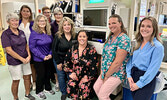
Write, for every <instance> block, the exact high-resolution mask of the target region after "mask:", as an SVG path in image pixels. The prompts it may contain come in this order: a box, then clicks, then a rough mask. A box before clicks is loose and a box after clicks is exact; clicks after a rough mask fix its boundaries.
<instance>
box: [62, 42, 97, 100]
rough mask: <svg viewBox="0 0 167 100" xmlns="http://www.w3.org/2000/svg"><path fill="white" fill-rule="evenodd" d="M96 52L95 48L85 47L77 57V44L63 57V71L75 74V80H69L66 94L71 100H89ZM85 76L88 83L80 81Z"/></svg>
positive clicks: (93, 79) (93, 80)
mask: <svg viewBox="0 0 167 100" xmlns="http://www.w3.org/2000/svg"><path fill="white" fill-rule="evenodd" d="M97 66H98V63H97V52H96V49H95V47H93V46H91V45H89V44H88V45H87V46H86V48H85V49H84V50H83V52H82V56H80V57H79V50H78V44H77V45H74V46H73V47H72V48H71V49H70V50H69V51H68V52H67V55H66V57H65V63H64V65H63V69H64V70H65V71H66V72H69V74H70V73H72V72H75V73H76V75H77V78H78V79H77V80H73V79H71V78H69V81H68V84H67V93H68V94H69V97H70V98H72V99H73V100H89V99H90V95H91V94H92V91H93V84H94V82H95V79H96V76H97ZM84 76H86V78H87V79H88V82H85V83H83V82H82V81H81V80H82V79H83V78H84Z"/></svg>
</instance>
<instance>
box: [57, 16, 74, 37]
mask: <svg viewBox="0 0 167 100" xmlns="http://www.w3.org/2000/svg"><path fill="white" fill-rule="evenodd" d="M65 21H67V22H68V23H70V24H71V31H70V33H71V35H72V37H73V39H74V38H75V36H76V34H75V32H74V22H73V21H72V20H71V19H70V18H69V17H63V19H62V20H61V21H60V23H59V31H58V32H57V34H58V37H59V38H61V36H62V34H64V30H63V25H64V22H65Z"/></svg>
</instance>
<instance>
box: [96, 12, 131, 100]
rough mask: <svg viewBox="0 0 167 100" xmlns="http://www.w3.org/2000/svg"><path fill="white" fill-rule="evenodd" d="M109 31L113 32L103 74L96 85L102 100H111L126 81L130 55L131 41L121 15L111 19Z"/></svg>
mask: <svg viewBox="0 0 167 100" xmlns="http://www.w3.org/2000/svg"><path fill="white" fill-rule="evenodd" d="M109 29H110V31H111V32H110V34H109V36H108V39H107V41H106V42H105V44H104V48H103V53H102V62H101V63H102V65H101V74H100V76H99V78H98V79H97V81H96V82H95V84H94V90H95V92H96V94H97V96H98V98H99V99H100V100H110V98H109V95H110V94H111V93H112V92H113V91H114V90H115V89H116V88H117V86H118V85H119V84H121V82H123V81H124V80H125V77H126V73H125V66H126V63H127V60H128V58H129V54H130V39H129V37H128V36H127V35H126V34H127V32H126V30H125V28H124V25H123V22H122V19H121V17H120V16H119V15H116V14H115V15H112V16H111V17H110V18H109Z"/></svg>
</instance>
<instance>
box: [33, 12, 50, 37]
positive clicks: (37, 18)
mask: <svg viewBox="0 0 167 100" xmlns="http://www.w3.org/2000/svg"><path fill="white" fill-rule="evenodd" d="M42 17H43V18H44V19H45V22H46V26H45V30H46V34H48V35H51V30H50V29H51V26H50V24H49V22H48V19H47V18H46V16H44V15H38V16H37V17H36V18H35V20H34V24H33V26H32V29H33V30H34V31H36V32H38V33H43V31H42V30H41V29H40V27H39V25H38V22H39V20H40V19H41V18H42Z"/></svg>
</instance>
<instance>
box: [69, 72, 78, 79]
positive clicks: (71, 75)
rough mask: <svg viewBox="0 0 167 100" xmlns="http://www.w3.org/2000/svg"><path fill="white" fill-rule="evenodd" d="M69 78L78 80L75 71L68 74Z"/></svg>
mask: <svg viewBox="0 0 167 100" xmlns="http://www.w3.org/2000/svg"><path fill="white" fill-rule="evenodd" d="M69 77H70V78H72V79H73V80H78V77H77V75H76V73H74V72H72V73H71V74H70V75H69Z"/></svg>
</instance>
